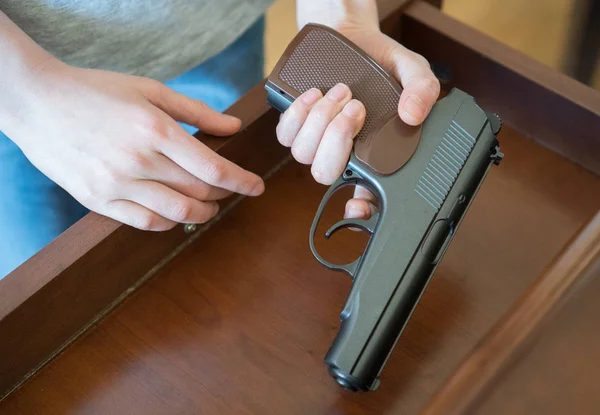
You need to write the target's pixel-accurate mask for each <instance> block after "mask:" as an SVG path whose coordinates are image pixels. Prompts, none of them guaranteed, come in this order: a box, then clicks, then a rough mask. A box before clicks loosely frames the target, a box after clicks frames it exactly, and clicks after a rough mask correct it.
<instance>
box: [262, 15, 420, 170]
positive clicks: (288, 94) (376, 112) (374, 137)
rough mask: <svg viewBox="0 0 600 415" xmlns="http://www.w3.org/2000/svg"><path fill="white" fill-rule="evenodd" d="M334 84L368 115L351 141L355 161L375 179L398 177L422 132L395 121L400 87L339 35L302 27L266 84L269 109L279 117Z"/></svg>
mask: <svg viewBox="0 0 600 415" xmlns="http://www.w3.org/2000/svg"><path fill="white" fill-rule="evenodd" d="M338 83H343V84H345V85H347V86H348V87H349V88H350V90H351V91H352V96H353V98H356V99H357V100H359V101H360V102H362V103H363V105H364V106H365V108H366V112H367V114H366V118H365V123H364V125H363V127H362V129H361V130H360V131H359V132H358V134H357V135H356V137H355V142H354V154H355V156H356V157H357V158H358V159H359V160H360V161H361V162H363V163H365V164H366V165H368V166H369V167H370V168H371V169H372V170H373V171H374V172H375V173H378V174H381V175H388V174H392V173H394V172H396V171H397V170H398V169H399V168H400V167H402V166H403V165H404V164H405V163H406V162H407V161H408V160H409V159H410V157H411V156H412V154H413V153H414V151H415V150H416V148H417V146H418V144H419V139H420V136H421V128H420V126H419V127H413V126H410V125H408V124H405V123H404V122H403V121H402V120H401V119H400V117H399V116H398V102H399V100H400V94H401V93H402V88H401V86H400V85H399V84H398V82H397V81H396V80H395V79H394V78H393V77H392V76H391V75H389V74H388V73H387V72H386V71H385V70H383V69H382V68H381V67H380V66H379V65H378V64H377V63H376V62H375V61H374V60H373V59H372V58H371V57H369V56H368V55H367V54H366V53H365V52H364V51H362V50H361V49H360V48H358V47H357V46H356V45H355V44H354V43H352V42H351V41H350V40H349V39H347V38H345V37H344V36H343V35H341V34H340V33H338V32H336V31H334V30H332V29H330V28H328V27H326V26H322V25H317V24H308V25H306V26H304V28H303V29H302V30H301V31H300V32H299V33H298V34H297V35H296V37H295V38H294V39H293V40H292V42H291V43H290V44H289V46H288V47H287V49H286V50H285V52H284V54H283V55H282V57H281V58H280V60H279V61H278V62H277V65H276V66H275V68H274V69H273V71H272V72H271V74H270V75H269V77H268V78H267V84H266V88H267V90H268V91H269V102H270V103H271V105H273V106H274V107H276V108H277V109H279V110H280V111H281V112H283V111H285V110H286V109H287V107H288V106H289V105H290V104H291V103H292V102H293V101H294V100H295V99H296V98H298V96H300V95H301V94H302V93H304V92H306V91H307V90H309V89H311V88H317V89H319V90H321V92H322V93H326V92H327V91H328V90H329V89H331V88H332V87H333V86H335V85H336V84H338Z"/></svg>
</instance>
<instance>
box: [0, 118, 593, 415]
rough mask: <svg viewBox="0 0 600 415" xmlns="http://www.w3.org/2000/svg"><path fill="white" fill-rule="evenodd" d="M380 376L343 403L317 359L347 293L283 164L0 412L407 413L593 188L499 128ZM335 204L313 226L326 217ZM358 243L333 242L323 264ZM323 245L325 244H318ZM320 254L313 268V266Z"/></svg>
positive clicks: (561, 236) (310, 209)
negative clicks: (492, 162)
mask: <svg viewBox="0 0 600 415" xmlns="http://www.w3.org/2000/svg"><path fill="white" fill-rule="evenodd" d="M501 141H502V145H503V150H504V151H505V153H506V158H505V160H504V162H503V163H502V165H501V166H499V167H498V168H494V169H493V170H492V172H491V173H490V176H489V178H488V180H487V181H486V183H485V185H484V186H483V188H482V190H481V191H480V193H479V196H478V198H477V199H476V200H475V201H474V203H473V205H472V208H471V210H470V211H469V213H468V214H467V217H466V218H465V220H464V222H463V225H462V226H461V229H460V230H459V231H458V233H457V235H456V238H455V240H454V242H453V243H452V245H451V246H450V248H449V250H448V252H447V254H446V256H445V258H444V260H443V262H442V264H441V265H440V267H439V268H438V271H437V273H436V276H435V277H434V279H433V281H432V282H431V284H430V286H429V288H428V290H427V291H426V293H425V294H424V296H423V298H422V300H421V302H420V304H419V306H418V307H417V309H416V311H415V314H414V315H413V318H412V319H411V321H410V323H409V325H408V327H407V329H406V331H405V333H404V335H403V337H402V338H401V340H400V342H399V343H398V345H397V348H396V350H395V352H394V354H393V355H392V357H391V359H390V361H389V363H388V365H387V366H386V369H385V371H384V373H383V376H382V385H381V387H380V389H379V390H378V391H376V392H375V393H369V394H358V395H356V394H350V393H347V392H344V391H342V390H341V389H340V388H339V387H338V386H337V385H335V384H334V383H333V381H332V380H331V379H330V378H329V375H328V374H327V373H326V370H325V367H324V364H323V362H322V359H323V356H324V354H325V353H326V351H327V348H328V347H329V345H330V343H331V341H332V340H333V338H334V334H335V332H336V330H337V329H338V315H339V312H340V311H341V308H342V306H343V303H344V300H345V298H346V296H347V293H348V289H349V287H350V280H349V279H348V278H347V277H346V276H344V275H342V274H337V273H333V272H330V271H328V270H326V269H324V268H323V267H322V266H320V265H319V264H318V263H317V262H316V260H314V258H312V255H311V254H310V252H309V249H308V243H307V240H306V239H307V237H308V230H309V226H310V223H311V221H312V217H313V215H314V212H315V210H316V207H317V205H318V202H319V201H320V199H321V197H322V195H323V193H324V191H325V188H324V187H323V186H319V185H317V184H315V183H314V181H313V180H312V179H311V177H310V172H309V169H308V168H307V167H306V166H300V165H298V164H296V163H292V164H288V165H286V166H285V167H284V168H283V169H282V170H281V171H279V173H278V174H276V175H274V176H273V177H272V178H271V179H269V181H268V182H267V191H266V193H265V195H264V196H262V197H259V198H256V199H246V200H244V201H243V202H242V203H240V204H239V205H238V206H236V207H235V208H234V210H233V211H232V212H231V213H230V214H229V215H227V216H226V217H224V218H223V219H222V220H221V221H219V222H218V223H217V224H216V225H215V226H214V227H212V228H211V229H209V230H208V231H207V233H206V234H204V235H203V237H202V238H199V239H197V240H196V241H194V242H193V243H192V244H191V245H190V246H188V247H187V248H186V249H185V250H184V251H183V252H182V253H181V254H180V255H178V256H177V257H176V258H174V259H173V261H171V262H170V263H169V264H167V265H166V266H165V267H164V268H162V269H160V270H159V271H158V272H157V274H156V276H155V277H154V278H153V279H152V280H151V281H150V282H148V283H147V284H146V285H145V286H143V287H142V288H141V289H140V290H139V291H138V292H137V293H136V294H134V295H133V296H132V297H130V298H129V299H128V300H127V301H126V302H125V303H123V304H122V305H121V306H119V308H118V309H116V310H115V311H114V312H113V313H112V314H111V315H110V316H108V317H107V318H106V319H105V320H104V321H102V322H101V323H100V324H98V325H97V326H96V327H95V328H94V329H92V330H91V331H89V332H88V334H86V335H85V336H84V337H82V338H80V339H79V340H78V341H77V342H76V343H74V344H73V345H72V346H71V347H69V349H67V350H66V351H65V352H64V353H62V354H61V355H60V356H58V357H57V358H56V359H55V360H54V361H53V362H51V363H50V364H49V365H48V366H46V367H45V368H44V369H43V370H42V371H40V372H39V373H38V374H37V375H36V376H35V377H34V378H32V379H31V380H30V381H29V382H27V384H25V385H24V386H23V387H22V388H20V389H19V390H17V391H16V392H15V393H14V394H12V395H11V396H9V397H8V398H6V399H5V400H4V401H3V402H1V403H0V413H2V414H6V415H13V414H35V413H43V414H48V415H53V414H65V413H70V414H111V413H127V414H164V413H177V414H197V413H203V414H225V413H235V414H265V413H269V414H270V413H273V414H307V413H310V414H342V413H343V414H399V413H400V414H416V413H418V411H419V410H420V409H421V408H422V407H423V406H424V405H425V404H426V402H427V401H428V400H429V399H430V397H431V396H432V395H433V394H434V392H435V391H436V390H438V389H439V387H440V386H441V385H442V383H443V381H444V379H446V378H447V377H448V376H449V375H450V374H451V373H452V372H453V371H454V369H455V368H456V366H457V365H458V364H459V363H460V361H462V360H463V359H464V357H465V356H466V355H467V354H468V352H469V351H470V350H471V349H472V348H473V347H474V346H475V345H476V344H477V343H478V341H479V340H480V339H481V337H482V336H483V335H484V334H485V333H486V332H487V331H488V330H489V329H490V328H491V327H492V326H493V324H494V323H495V322H496V321H497V320H498V318H500V316H502V315H503V314H504V313H505V312H506V311H507V310H508V309H509V307H510V306H511V305H512V304H513V302H514V301H515V300H517V299H518V298H519V297H520V296H521V295H522V294H523V293H524V292H525V291H526V290H527V288H528V287H529V285H530V284H531V282H532V281H533V280H534V278H535V276H536V275H539V274H540V273H541V272H542V270H543V269H544V267H545V266H546V264H547V263H548V262H549V261H550V260H551V259H552V258H553V257H554V256H555V255H556V253H557V252H558V251H559V250H560V249H561V247H562V246H563V244H564V243H565V241H567V240H568V239H569V238H570V237H571V236H572V235H573V234H575V233H576V231H577V230H578V229H579V227H580V226H581V225H582V224H583V223H584V222H585V221H586V220H587V219H588V218H589V217H590V215H591V214H593V212H595V211H596V209H597V208H598V206H599V205H600V179H599V178H598V177H597V176H595V175H593V174H591V173H590V172H589V171H586V170H585V169H583V168H582V167H579V166H576V165H574V164H573V163H571V162H569V161H567V160H565V159H564V158H562V157H560V156H559V155H556V154H554V153H552V152H551V151H550V150H548V149H544V148H542V147H540V146H539V145H537V144H535V143H534V142H533V141H531V140H529V139H527V138H525V137H523V136H522V135H521V134H520V133H518V132H516V131H514V130H511V129H510V128H507V129H505V130H504V131H503V132H502V133H501ZM342 203H343V199H337V200H336V201H335V205H334V206H333V207H332V208H331V209H330V210H328V211H326V212H325V216H324V218H325V219H324V220H325V221H324V223H323V227H326V226H327V225H328V224H330V223H331V222H333V221H334V220H335V219H338V218H339V217H340V216H341V214H342V206H343V205H342ZM363 242H364V240H362V239H361V238H359V237H358V235H351V237H342V236H341V235H340V237H338V238H335V237H334V238H333V240H332V241H331V244H332V245H331V246H329V247H330V249H329V250H328V253H329V254H330V255H331V256H336V257H337V258H335V259H339V258H341V257H342V256H354V255H357V254H358V253H359V252H360V248H361V244H362V243H363ZM328 244H329V243H328ZM328 257H329V256H328Z"/></svg>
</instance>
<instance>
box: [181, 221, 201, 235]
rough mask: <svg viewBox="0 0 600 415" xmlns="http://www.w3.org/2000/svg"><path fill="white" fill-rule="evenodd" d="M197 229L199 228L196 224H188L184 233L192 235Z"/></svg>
mask: <svg viewBox="0 0 600 415" xmlns="http://www.w3.org/2000/svg"><path fill="white" fill-rule="evenodd" d="M197 227H198V226H197V225H196V224H195V223H186V224H185V226H184V227H183V231H184V232H185V233H192V232H195V231H196V229H197Z"/></svg>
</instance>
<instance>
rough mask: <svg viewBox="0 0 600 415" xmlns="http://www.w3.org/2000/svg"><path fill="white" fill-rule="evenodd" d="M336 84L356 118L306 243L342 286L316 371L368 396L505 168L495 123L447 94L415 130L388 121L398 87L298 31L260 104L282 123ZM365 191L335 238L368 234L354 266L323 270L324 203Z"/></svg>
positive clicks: (351, 50)
mask: <svg viewBox="0 0 600 415" xmlns="http://www.w3.org/2000/svg"><path fill="white" fill-rule="evenodd" d="M337 83H344V84H346V85H347V86H348V87H349V88H350V90H351V91H352V95H353V98H356V99H358V100H360V101H361V102H362V103H363V104H364V105H365V108H366V119H365V123H364V125H363V127H362V129H361V130H360V131H359V133H358V134H357V136H356V137H355V139H354V145H353V149H352V153H351V156H350V159H349V161H348V164H347V166H346V168H345V171H344V172H343V174H342V175H341V177H339V178H338V179H337V181H336V182H335V183H334V184H333V185H331V187H330V188H329V189H328V191H327V192H326V193H325V196H324V197H323V200H322V202H321V204H320V206H319V207H318V209H317V212H316V215H315V219H314V222H313V224H312V226H311V229H310V235H309V244H310V249H311V251H312V253H313V255H314V256H315V258H316V259H317V260H318V261H319V262H320V263H321V264H323V265H324V266H325V267H327V268H329V269H331V270H336V271H342V272H345V273H347V274H349V275H350V276H351V277H352V280H353V282H352V288H351V290H350V293H349V295H348V298H347V301H346V303H345V305H344V308H343V310H342V312H341V315H340V320H341V325H340V329H339V331H338V333H337V336H336V338H335V340H334V341H333V343H332V345H331V347H330V349H329V351H328V352H327V355H326V356H325V363H326V365H327V366H328V370H329V373H330V374H331V376H333V378H334V379H335V380H336V382H337V383H338V384H339V385H341V386H342V387H343V388H344V389H347V390H350V391H355V392H356V391H370V390H375V389H376V388H377V387H378V386H379V383H380V380H379V377H380V375H381V372H382V370H383V368H384V366H385V364H386V362H387V360H388V358H389V357H390V355H391V353H392V351H393V349H394V347H395V345H396V343H397V341H398V339H399V338H400V336H401V334H402V331H403V330H404V328H405V326H406V324H407V323H408V321H409V319H410V317H411V315H412V312H413V310H414V309H415V307H416V305H417V303H418V301H419V299H420V297H421V295H422V294H423V292H424V291H425V289H426V287H427V284H428V283H429V281H430V279H431V277H432V275H433V274H434V272H435V270H436V268H437V266H438V264H439V263H440V261H441V259H442V257H443V256H444V253H445V252H446V249H447V248H448V245H449V244H450V242H451V241H452V239H453V237H454V235H455V234H456V231H457V230H458V227H459V226H460V224H461V222H462V220H463V218H464V216H465V214H466V213H467V211H468V209H469V207H470V205H471V202H472V201H473V199H474V197H475V196H476V194H477V192H478V190H479V188H480V186H481V185H482V183H483V181H484V179H485V177H486V176H487V174H488V172H489V170H490V168H491V167H492V165H497V164H499V163H500V161H501V160H502V158H503V154H502V153H501V152H500V147H499V142H498V140H497V138H496V136H497V135H498V133H499V132H500V129H501V121H500V119H499V117H498V116H497V115H495V114H492V113H488V112H486V111H484V110H483V109H481V108H480V107H479V106H478V105H477V104H476V102H475V100H474V98H473V97H471V96H469V95H468V94H466V93H465V92H463V91H461V90H459V89H457V88H453V89H451V91H450V92H449V93H448V94H447V95H446V96H444V97H443V98H442V99H440V100H438V101H437V102H436V104H435V105H434V107H433V109H432V110H431V112H430V113H429V115H428V116H427V118H426V120H425V121H424V122H423V123H422V124H421V125H420V126H416V127H415V126H409V125H408V124H405V123H404V122H402V120H401V119H400V117H399V115H398V109H397V108H398V102H399V99H400V94H401V92H402V88H401V86H400V85H399V84H398V82H396V81H395V79H394V78H393V77H392V76H391V75H390V74H388V73H386V71H385V70H384V69H382V68H381V67H380V66H379V65H378V64H377V63H376V62H375V61H374V60H373V59H372V58H370V57H369V56H368V55H367V54H366V53H365V52H364V51H362V50H361V49H359V48H358V47H357V46H356V45H355V44H353V43H352V42H351V41H350V40H349V39H347V38H345V37H344V36H343V35H341V34H340V33H337V32H336V31H334V30H332V29H330V28H328V27H326V26H322V25H317V24H308V25H306V26H305V27H304V28H303V29H302V30H301V31H300V32H299V33H298V34H297V35H296V37H295V38H294V39H293V40H292V42H291V43H290V44H289V46H288V47H287V49H286V50H285V52H284V54H283V55H282V57H281V58H280V60H279V61H278V63H277V64H276V66H275V67H274V69H273V71H272V73H271V74H270V75H269V77H268V78H267V81H266V84H265V88H266V90H267V100H268V102H269V104H270V105H271V106H272V107H274V108H276V109H277V110H278V111H280V112H284V111H285V110H286V109H287V108H288V107H289V106H290V104H291V103H292V102H293V101H294V100H295V99H296V98H297V97H298V96H299V95H300V94H302V93H303V92H305V91H307V90H308V89H310V88H318V89H320V90H321V92H323V93H326V92H327V91H328V90H329V89H331V88H332V87H333V86H334V85H336V84H337ZM345 186H363V187H365V188H367V189H368V190H370V191H371V192H372V193H373V195H374V196H375V197H376V198H377V201H378V209H377V212H376V213H375V214H373V215H372V216H371V218H370V219H344V220H341V221H339V222H338V223H336V224H335V225H333V226H332V227H331V228H330V229H329V230H327V232H326V233H325V237H326V238H329V237H330V236H331V235H332V234H333V233H334V232H336V231H338V230H340V229H343V228H350V227H352V228H358V229H360V230H363V231H365V232H368V233H369V234H370V236H369V241H368V243H367V246H366V248H365V250H364V252H363V254H362V256H361V257H360V258H358V259H357V260H356V261H354V262H351V263H348V264H333V263H330V262H328V261H327V260H325V259H324V258H323V257H321V255H319V253H318V252H317V250H316V248H315V243H314V239H315V232H316V229H317V226H318V224H319V220H320V217H321V214H322V212H323V209H324V208H325V206H326V205H327V202H328V200H329V198H330V197H331V196H332V195H333V194H334V193H335V192H336V191H338V190H339V189H340V188H342V187H345Z"/></svg>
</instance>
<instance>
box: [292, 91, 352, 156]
mask: <svg viewBox="0 0 600 415" xmlns="http://www.w3.org/2000/svg"><path fill="white" fill-rule="evenodd" d="M351 97H352V94H351V92H350V88H348V87H347V86H346V85H343V84H338V85H336V86H334V87H333V88H331V89H330V90H329V91H328V92H327V94H325V96H324V97H323V98H321V99H320V100H319V101H318V102H317V103H315V104H314V106H313V107H312V109H310V112H309V113H308V116H307V117H306V121H305V122H304V123H303V124H302V127H301V128H300V131H299V132H298V134H297V135H296V137H295V138H294V140H293V143H292V154H293V156H294V158H295V159H296V160H297V161H299V162H300V163H303V164H311V163H312V162H313V159H314V157H315V154H316V152H317V148H318V147H319V143H320V142H321V139H322V137H323V133H324V132H325V129H326V128H327V126H328V125H329V123H330V122H331V121H332V120H333V119H334V118H335V116H336V115H337V114H338V113H339V112H340V111H341V110H342V109H343V108H344V106H345V105H346V104H347V103H348V101H350V99H351Z"/></svg>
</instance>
